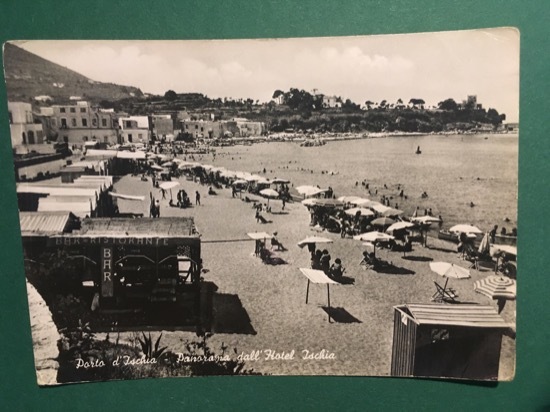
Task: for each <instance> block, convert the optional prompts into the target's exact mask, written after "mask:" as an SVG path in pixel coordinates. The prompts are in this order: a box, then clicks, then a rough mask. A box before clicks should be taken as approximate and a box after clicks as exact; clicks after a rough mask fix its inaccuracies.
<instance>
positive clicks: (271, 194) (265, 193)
mask: <svg viewBox="0 0 550 412" xmlns="http://www.w3.org/2000/svg"><path fill="white" fill-rule="evenodd" d="M260 194H261V195H262V196H265V197H267V198H270V199H276V198H278V197H279V192H277V191H276V190H273V189H263V190H260Z"/></svg>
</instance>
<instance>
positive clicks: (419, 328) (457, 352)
mask: <svg viewBox="0 0 550 412" xmlns="http://www.w3.org/2000/svg"><path fill="white" fill-rule="evenodd" d="M508 327H509V325H508V324H507V323H505V321H504V319H502V317H501V316H500V315H499V314H498V313H497V311H496V309H495V308H493V307H491V306H483V305H469V304H464V305H445V304H443V305H442V304H405V305H400V306H394V325H393V348H392V363H391V375H392V376H407V377H412V376H418V377H445V378H457V379H484V380H497V379H498V369H499V361H500V348H501V341H502V335H503V333H504V332H505V331H506V330H507V329H508Z"/></svg>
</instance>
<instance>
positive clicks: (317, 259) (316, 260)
mask: <svg viewBox="0 0 550 412" xmlns="http://www.w3.org/2000/svg"><path fill="white" fill-rule="evenodd" d="M322 256H323V252H321V250H320V249H318V250H316V251H315V252H314V253H312V254H311V268H312V269H315V270H322V269H321V257H322Z"/></svg>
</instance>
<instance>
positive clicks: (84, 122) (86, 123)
mask: <svg viewBox="0 0 550 412" xmlns="http://www.w3.org/2000/svg"><path fill="white" fill-rule="evenodd" d="M82 127H88V119H82Z"/></svg>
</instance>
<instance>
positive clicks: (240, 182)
mask: <svg viewBox="0 0 550 412" xmlns="http://www.w3.org/2000/svg"><path fill="white" fill-rule="evenodd" d="M247 184H248V181H247V180H244V179H237V180H235V181H234V182H233V186H238V185H247Z"/></svg>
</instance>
